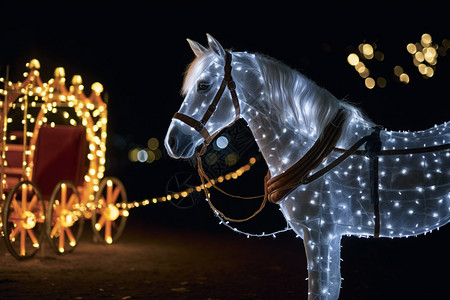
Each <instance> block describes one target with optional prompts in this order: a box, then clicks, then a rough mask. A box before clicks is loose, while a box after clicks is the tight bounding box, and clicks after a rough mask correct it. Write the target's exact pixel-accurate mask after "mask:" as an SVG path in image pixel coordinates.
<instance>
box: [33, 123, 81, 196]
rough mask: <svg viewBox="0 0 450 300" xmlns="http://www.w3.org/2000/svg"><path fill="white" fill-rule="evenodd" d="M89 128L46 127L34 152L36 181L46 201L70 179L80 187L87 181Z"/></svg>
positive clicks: (34, 177)
mask: <svg viewBox="0 0 450 300" xmlns="http://www.w3.org/2000/svg"><path fill="white" fill-rule="evenodd" d="M86 148H87V142H86V129H85V128H84V127H83V126H64V125H55V126H54V127H51V126H48V125H43V126H42V127H41V128H40V130H39V135H38V138H37V141H36V150H35V152H34V167H33V181H34V182H35V183H36V184H37V186H38V187H39V189H40V190H41V192H42V195H43V197H44V198H49V197H50V196H51V193H52V191H53V189H54V188H55V186H56V184H57V183H58V182H59V181H61V180H70V181H73V182H74V183H75V185H76V186H80V185H81V184H82V183H83V181H84V173H85V161H86Z"/></svg>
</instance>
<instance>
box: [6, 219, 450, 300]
mask: <svg viewBox="0 0 450 300" xmlns="http://www.w3.org/2000/svg"><path fill="white" fill-rule="evenodd" d="M217 226H219V225H217ZM89 229H90V228H89V227H86V230H85V232H84V234H83V238H82V240H81V242H80V243H79V245H78V246H77V248H76V249H75V250H74V252H72V253H68V254H66V255H62V256H59V255H56V254H54V253H52V251H51V249H50V247H49V246H48V245H46V244H44V245H43V246H42V249H41V250H40V252H38V254H37V255H36V257H34V258H32V259H30V260H27V261H23V262H20V261H16V260H15V259H14V258H13V257H12V256H11V255H10V254H9V253H7V250H6V247H5V246H4V245H0V259H1V265H0V298H1V299H31V298H33V299H205V300H206V299H306V298H307V281H306V280H305V278H306V277H307V273H306V261H305V256H304V250H303V245H302V242H301V240H300V239H297V238H295V235H294V234H292V233H285V234H283V235H282V236H279V237H277V238H276V239H273V238H266V239H255V238H250V239H247V238H246V237H245V236H242V235H238V234H236V233H234V232H227V231H224V230H201V229H199V228H195V227H191V228H189V227H186V228H184V229H183V228H181V227H180V226H164V225H162V224H151V222H145V223H143V222H142V220H133V218H132V217H130V220H129V222H128V224H127V228H126V230H125V232H124V234H123V238H122V239H121V240H120V241H119V242H118V243H117V244H113V245H110V246H105V245H100V244H97V243H94V242H93V241H92V232H90V231H89ZM442 231H443V230H441V232H437V233H433V235H434V234H436V235H437V236H436V237H434V238H428V239H427V238H424V239H420V238H419V240H418V241H414V239H410V240H411V243H409V244H408V243H406V244H404V242H401V243H400V244H393V246H392V247H389V246H388V247H387V248H386V246H385V245H386V244H385V243H384V242H379V241H375V240H374V239H358V238H344V242H343V260H344V261H343V263H342V273H343V277H344V278H345V279H344V281H343V289H342V290H341V299H396V298H398V297H400V296H402V297H401V298H403V299H438V298H439V299H442V298H443V295H446V293H447V292H446V289H445V284H446V283H448V275H447V274H444V275H438V274H437V273H436V272H437V271H439V270H441V268H447V269H448V255H446V254H445V253H448V251H447V250H444V249H442V247H444V245H442V247H440V246H439V245H436V244H433V243H434V242H433V241H434V239H437V238H439V237H440V238H442V236H443V235H447V236H448V232H449V231H448V230H447V232H445V231H444V232H442ZM424 241H425V242H424ZM427 241H428V243H429V244H430V247H435V248H436V249H435V250H433V251H434V253H436V255H435V256H431V257H429V258H427V259H426V260H421V257H417V261H415V260H412V261H411V259H415V258H416V256H418V255H421V254H423V255H430V254H431V253H432V251H431V250H430V252H427V250H417V249H412V248H411V247H417V245H422V244H425V245H426V242H427ZM388 242H389V241H388ZM405 245H406V246H405ZM445 247H447V246H445ZM447 248H448V247H447ZM386 249H390V250H386ZM409 249H410V250H409ZM405 250H406V252H405ZM424 251H425V252H424ZM380 252H381V253H380ZM439 261H441V265H438V266H436V263H437V262H439ZM441 274H443V273H442V272H441ZM418 275H419V276H418ZM447 295H448V294H447ZM444 298H445V297H444Z"/></svg>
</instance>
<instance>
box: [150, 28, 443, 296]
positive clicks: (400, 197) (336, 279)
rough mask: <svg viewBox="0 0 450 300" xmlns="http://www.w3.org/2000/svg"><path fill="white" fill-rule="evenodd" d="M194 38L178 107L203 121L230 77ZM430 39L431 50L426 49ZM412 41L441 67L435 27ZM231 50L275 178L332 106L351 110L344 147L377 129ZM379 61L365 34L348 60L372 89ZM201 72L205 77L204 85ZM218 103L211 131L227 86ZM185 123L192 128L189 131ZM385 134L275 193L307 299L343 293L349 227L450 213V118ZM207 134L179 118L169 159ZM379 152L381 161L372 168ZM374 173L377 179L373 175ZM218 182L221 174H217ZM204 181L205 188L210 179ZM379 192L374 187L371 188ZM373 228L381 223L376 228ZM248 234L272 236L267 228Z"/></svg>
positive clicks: (383, 232) (398, 230) (386, 228)
mask: <svg viewBox="0 0 450 300" xmlns="http://www.w3.org/2000/svg"><path fill="white" fill-rule="evenodd" d="M189 44H190V46H191V48H192V50H193V51H194V54H195V55H196V57H197V58H196V60H194V62H193V63H192V65H191V66H190V67H189V70H188V72H187V75H186V78H185V81H184V84H183V94H184V95H185V99H184V101H183V104H182V105H181V107H180V110H179V112H180V113H182V114H184V115H186V116H189V117H190V118H194V119H197V120H198V119H199V118H201V117H202V115H203V114H204V111H205V110H206V108H207V107H208V105H209V103H211V101H212V99H213V97H214V95H215V91H216V90H217V88H218V87H219V85H220V82H221V80H222V79H221V78H222V77H223V76H224V74H222V73H220V70H221V69H222V67H223V64H224V61H225V57H224V56H225V50H224V49H223V48H222V46H221V45H220V44H219V43H218V42H217V41H216V40H215V39H214V38H212V37H211V36H210V35H208V45H209V49H206V48H205V47H203V46H202V45H200V44H198V43H196V42H193V41H189ZM442 44H443V46H442V47H447V46H449V44H450V42H445V43H444V41H443V43H442ZM444 44H445V45H447V46H444ZM425 48H427V50H425V51H423V49H425ZM428 48H429V49H428ZM417 49H419V50H417ZM432 49H434V50H432ZM407 50H408V51H410V52H413V53H414V59H416V60H417V61H418V62H420V63H424V62H426V64H427V65H426V67H430V68H431V69H433V70H435V69H434V68H435V66H436V63H437V56H436V54H435V53H438V54H439V55H441V53H444V52H445V51H447V48H446V49H445V51H444V50H442V49H441V46H439V47H436V46H435V45H434V44H433V42H432V38H431V36H430V35H423V36H422V39H421V42H420V46H419V45H417V44H414V47H413V46H412V45H408V46H407ZM418 51H420V53H419V54H417V53H418ZM231 54H232V58H233V60H232V68H233V70H232V74H231V75H232V77H233V80H234V81H235V84H236V93H237V94H238V98H239V105H240V107H241V110H240V111H241V114H240V116H239V117H241V118H243V119H245V121H247V124H248V126H249V127H250V130H251V131H252V134H253V136H254V138H255V140H256V142H257V144H258V146H259V149H260V151H261V153H262V155H263V157H264V159H265V161H266V163H267V166H268V168H269V170H270V174H269V175H270V176H271V177H272V178H273V177H274V176H277V175H279V174H283V173H285V172H296V171H297V170H294V171H293V170H292V169H291V166H292V165H293V164H295V163H296V162H298V161H299V160H300V159H301V158H302V157H304V155H305V154H306V153H308V150H309V149H311V147H313V145H315V144H316V141H317V140H318V139H319V138H320V137H321V135H320V134H321V133H322V131H323V129H324V128H326V126H327V125H328V124H329V122H331V121H332V120H331V119H327V118H326V117H324V116H325V115H330V117H329V118H331V115H333V114H335V113H337V112H338V110H339V109H342V110H343V111H344V112H346V118H348V119H347V120H346V122H345V123H344V125H345V126H344V128H343V133H342V135H341V136H340V137H339V141H338V143H337V147H338V148H342V149H348V148H350V147H351V145H354V144H355V143H357V142H364V141H365V140H364V139H363V140H361V139H362V138H363V137H367V136H369V135H371V134H372V133H374V132H375V134H376V132H377V131H374V127H375V124H373V123H372V122H371V121H369V120H368V119H366V118H365V117H364V116H363V115H362V114H361V112H360V111H359V109H358V108H356V107H354V106H352V105H350V104H348V103H343V102H341V101H340V100H338V99H336V98H335V97H334V96H332V95H331V94H330V93H328V92H326V91H325V90H324V89H322V88H320V87H318V86H317V85H315V84H314V83H312V82H311V81H310V80H308V79H307V78H306V77H305V76H303V75H302V74H300V73H298V72H297V71H294V70H292V69H291V68H289V67H287V66H286V65H284V64H282V63H279V62H278V61H275V60H272V59H270V58H267V57H265V56H262V55H255V54H248V53H246V52H232V53H231ZM411 54H412V53H411ZM373 60H376V61H382V60H384V53H382V52H381V51H380V50H379V49H378V47H377V45H376V44H374V43H363V44H361V45H360V46H359V47H358V52H357V53H356V52H355V53H351V54H350V55H348V56H347V62H348V63H349V64H350V65H351V66H352V67H354V68H355V70H356V71H357V72H358V74H359V75H360V76H361V77H362V78H364V81H365V85H366V87H367V88H374V87H375V86H376V85H378V86H379V87H381V86H382V85H383V86H386V80H385V79H380V78H379V77H380V76H379V77H378V78H377V76H374V74H372V73H371V70H369V67H367V65H368V63H369V61H373ZM424 64H425V63H424ZM217 65H219V68H218V67H217ZM417 67H418V66H417ZM433 67H434V68H433ZM421 68H423V67H421ZM392 69H393V71H394V75H395V76H396V77H397V78H398V81H400V82H402V83H405V84H408V83H409V82H410V77H409V74H407V73H406V72H405V70H404V69H403V68H402V67H401V66H395V68H394V66H393V68H392ZM392 69H391V70H392ZM218 70H219V71H218ZM419 71H420V70H419ZM422 71H423V72H425V70H422ZM425 74H429V75H431V73H426V72H425ZM433 74H435V73H433ZM427 76H428V75H427ZM428 77H431V76H428ZM375 78H376V79H375ZM199 80H201V81H200V83H201V85H198V82H199ZM303 95H307V97H302V96H303ZM293 99H295V104H293V103H292V101H293ZM218 106H220V107H221V109H220V110H216V111H215V112H214V113H213V114H212V116H211V118H209V120H208V123H207V124H205V126H206V127H207V129H208V131H209V132H210V133H212V134H214V133H217V132H219V131H220V130H221V129H222V128H224V127H226V126H229V125H230V124H231V123H232V122H233V121H234V119H235V115H234V107H233V104H232V101H231V97H230V95H229V93H224V94H223V95H222V97H221V100H220V101H219V103H218ZM188 132H192V134H191V135H187V133H188ZM181 133H182V134H181ZM379 136H380V141H381V151H384V152H379V150H373V151H374V155H373V156H372V155H371V154H372V152H370V151H369V150H368V152H366V153H365V154H364V153H363V154H357V153H353V154H352V155H349V156H348V157H347V158H346V159H345V160H343V161H342V162H340V163H339V164H338V165H337V166H334V168H333V169H332V170H331V171H329V172H327V173H325V174H324V175H322V176H321V177H318V178H317V179H316V180H315V181H311V182H310V183H305V184H299V186H298V187H295V188H294V189H293V190H292V191H291V192H290V193H289V194H287V195H286V196H285V197H284V199H281V200H280V202H278V204H279V205H280V208H281V211H282V213H283V215H284V217H285V219H286V221H287V223H288V227H290V228H291V229H292V230H294V232H295V233H296V234H297V236H299V237H301V238H302V239H303V243H304V247H305V253H306V257H307V267H308V277H309V279H308V286H309V287H308V295H309V296H308V297H309V298H310V299H338V298H339V292H340V288H341V276H340V261H341V259H340V252H341V239H342V237H343V236H347V235H348V236H358V237H370V236H374V235H378V236H380V237H386V238H400V237H409V236H417V235H420V234H425V233H427V232H430V231H432V230H435V229H438V228H439V227H440V226H444V225H445V224H447V223H448V222H449V220H450V218H449V216H450V192H449V190H448V185H447V184H446V183H447V182H449V180H450V173H449V172H448V168H449V167H450V124H449V123H444V124H441V125H435V126H434V127H433V128H430V129H427V130H422V131H417V132H395V131H388V130H381V129H380V131H379ZM372 137H374V136H373V135H372ZM203 141H204V138H203V137H202V136H201V134H200V133H198V132H197V130H195V129H192V128H191V127H190V126H189V125H187V124H185V123H184V122H181V121H179V120H178V119H177V118H174V119H173V120H172V122H171V124H170V126H169V129H168V132H167V135H166V139H165V146H166V149H167V151H168V153H169V155H171V156H172V157H173V158H180V157H182V158H187V157H189V156H191V155H192V154H193V153H195V148H196V147H197V146H199V145H201V143H202V142H203ZM375 142H376V141H375ZM374 144H376V143H374ZM356 146H358V144H356ZM375 146H376V145H375ZM429 147H433V148H429ZM362 149H364V148H363V147H360V150H362ZM368 149H370V147H369V148H368ZM335 150H336V149H335ZM399 151H401V152H399ZM340 155H341V153H339V151H337V150H336V151H332V152H331V153H330V154H329V155H328V157H327V158H326V159H325V161H323V162H322V164H321V166H320V167H319V168H318V169H321V168H323V167H326V166H328V165H329V164H330V163H331V162H333V161H335V160H336V159H338V158H339V157H340ZM375 158H376V159H377V161H378V164H377V168H375V167H373V169H372V170H371V165H372V163H373V162H374V161H375ZM375 170H377V173H375ZM313 172H314V171H313ZM375 174H376V175H377V178H376V179H377V180H378V182H375V181H374V179H375V178H371V176H373V177H374V176H375ZM232 175H233V174H226V175H225V176H224V177H223V178H224V179H225V180H228V179H230V178H233V176H232ZM235 175H237V174H235ZM217 181H218V182H220V180H219V179H217ZM205 185H206V187H209V185H211V183H210V182H209V183H206V184H205ZM198 188H199V189H202V188H204V187H202V186H199V187H198ZM289 188H290V187H289ZM371 189H373V191H371ZM375 191H376V192H377V194H378V196H376V195H374V194H375V193H374V192H375ZM209 197H210V196H209V195H207V198H209ZM155 200H156V199H155ZM372 200H373V202H372ZM377 200H378V201H377ZM207 201H209V200H208V199H207ZM375 201H377V202H375ZM377 204H379V205H378V206H377ZM213 209H214V208H213ZM214 213H215V215H216V216H218V217H219V221H220V224H223V225H225V226H227V227H229V228H230V229H232V230H233V231H235V232H238V233H242V234H246V233H244V232H242V231H240V230H239V229H237V228H236V227H234V226H232V225H231V224H230V223H229V222H228V221H224V220H223V218H221V214H220V212H219V211H217V210H215V211H214ZM377 224H378V225H379V227H378V228H377ZM377 229H378V230H379V232H377V233H375V230H377ZM286 230H288V228H286ZM247 235H248V236H267V234H265V233H263V234H261V235H251V234H247ZM273 236H274V237H275V236H276V233H275V234H273Z"/></svg>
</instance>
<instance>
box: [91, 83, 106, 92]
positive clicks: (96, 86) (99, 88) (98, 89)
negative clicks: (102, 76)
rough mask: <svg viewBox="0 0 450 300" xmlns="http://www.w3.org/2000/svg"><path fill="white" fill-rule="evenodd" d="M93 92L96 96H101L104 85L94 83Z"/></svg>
mask: <svg viewBox="0 0 450 300" xmlns="http://www.w3.org/2000/svg"><path fill="white" fill-rule="evenodd" d="M91 90H93V91H94V92H95V94H96V95H100V94H101V93H102V92H103V85H102V84H101V83H100V82H94V83H93V84H92V85H91Z"/></svg>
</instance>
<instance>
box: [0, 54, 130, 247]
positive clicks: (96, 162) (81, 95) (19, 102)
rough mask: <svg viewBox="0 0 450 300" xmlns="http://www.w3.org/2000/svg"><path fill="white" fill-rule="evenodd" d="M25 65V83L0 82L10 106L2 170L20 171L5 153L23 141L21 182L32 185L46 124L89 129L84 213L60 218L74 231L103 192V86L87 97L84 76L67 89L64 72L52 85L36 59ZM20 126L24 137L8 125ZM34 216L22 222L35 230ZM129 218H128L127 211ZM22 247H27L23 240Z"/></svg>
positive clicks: (56, 75) (0, 92) (66, 213)
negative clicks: (15, 114) (42, 75)
mask: <svg viewBox="0 0 450 300" xmlns="http://www.w3.org/2000/svg"><path fill="white" fill-rule="evenodd" d="M26 66H27V68H29V71H28V72H24V73H23V75H24V77H25V79H24V80H23V81H18V82H15V83H14V82H12V81H9V80H5V79H4V78H2V79H1V81H2V82H3V83H4V87H3V88H1V89H0V96H3V97H6V95H8V96H9V97H8V106H6V105H5V103H4V101H2V102H1V105H2V109H3V112H4V113H3V114H4V119H3V120H4V121H3V122H4V124H3V131H2V132H3V136H2V143H7V144H5V146H4V147H2V149H3V150H2V155H1V158H0V159H1V165H2V166H3V167H6V166H8V167H10V168H11V169H14V168H15V167H16V168H18V167H19V166H11V165H8V162H7V152H8V151H11V150H13V151H15V150H14V149H15V147H16V146H17V145H15V144H18V143H21V142H22V141H23V145H24V147H25V148H26V149H29V150H26V151H23V155H24V157H23V159H22V163H21V165H20V168H21V169H22V178H23V179H28V180H31V181H32V180H33V178H32V170H33V157H34V152H35V150H36V143H37V138H38V134H39V130H40V128H41V127H42V126H45V125H47V126H51V127H56V126H57V125H70V126H77V125H83V126H84V127H85V128H86V139H87V141H88V144H89V149H88V153H87V158H88V162H89V167H88V169H87V170H88V171H87V173H86V174H85V175H84V177H83V178H84V179H85V183H84V185H83V190H82V193H83V195H82V197H81V198H82V199H83V201H84V202H83V203H82V204H80V206H79V207H78V208H77V209H80V212H73V211H64V212H63V214H62V215H61V224H62V226H64V227H70V226H71V224H73V223H74V222H76V220H77V218H78V217H79V214H80V213H81V214H84V213H85V214H86V216H87V217H89V214H92V211H91V210H89V209H88V207H89V204H90V203H91V202H92V201H93V200H94V198H93V195H94V194H95V192H97V191H98V190H99V183H100V180H101V179H102V178H103V176H104V172H105V162H106V157H105V153H106V138H107V130H106V126H107V110H106V104H105V103H104V102H103V100H102V98H101V93H102V92H103V86H102V85H101V84H100V83H98V82H96V83H94V84H92V86H91V94H90V95H89V96H86V94H85V91H84V90H85V89H84V86H83V84H82V83H83V80H82V78H81V76H80V75H75V76H74V77H73V79H72V81H71V83H72V85H71V86H70V87H69V88H67V87H66V78H65V76H66V73H65V70H64V68H62V67H58V68H56V69H55V71H54V78H51V79H49V81H48V82H43V81H42V79H41V78H40V72H39V69H40V67H41V66H40V63H39V61H38V60H37V59H33V60H31V61H30V62H29V63H27V64H26ZM12 110H20V111H21V114H22V115H23V119H17V118H13V117H7V116H8V115H13V114H12V113H10V112H12ZM18 124H21V125H22V128H23V132H24V134H23V136H22V135H17V134H11V132H10V131H8V130H9V126H15V125H18ZM2 174H3V178H1V183H2V189H3V188H5V187H7V184H8V180H6V177H7V176H8V174H6V173H2ZM10 188H11V187H10ZM2 197H3V198H4V197H5V195H2ZM105 213H107V214H108V216H109V218H110V219H113V218H115V217H116V215H117V208H116V207H115V206H114V207H112V208H109V210H108V209H106V210H105ZM27 214H29V213H27ZM30 214H31V215H27V216H26V217H24V220H26V221H24V222H25V223H23V224H22V225H23V228H25V227H34V226H33V218H32V217H33V216H35V217H36V216H38V215H35V214H34V212H30ZM125 214H126V215H128V212H127V213H125ZM38 217H39V216H38ZM39 222H40V223H44V220H39ZM30 230H31V229H30ZM30 235H31V233H30ZM69 239H70V245H71V246H74V245H75V244H76V241H75V240H74V238H73V237H71V236H69ZM21 248H24V246H23V245H22V241H21ZM59 251H61V252H62V251H64V249H59ZM20 255H25V250H23V251H21V254H20Z"/></svg>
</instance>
